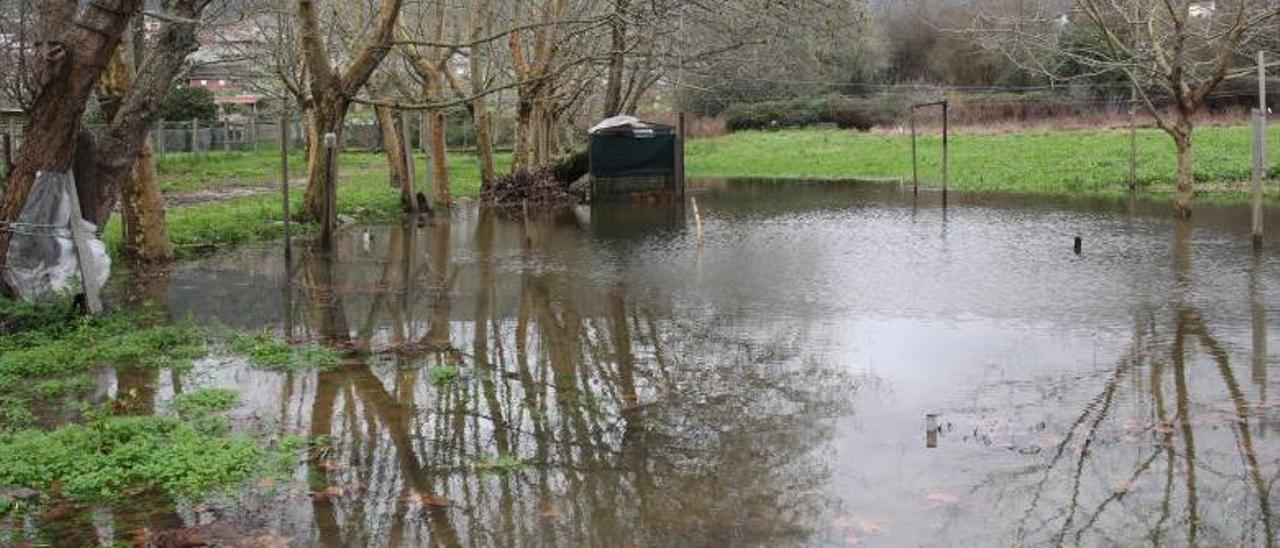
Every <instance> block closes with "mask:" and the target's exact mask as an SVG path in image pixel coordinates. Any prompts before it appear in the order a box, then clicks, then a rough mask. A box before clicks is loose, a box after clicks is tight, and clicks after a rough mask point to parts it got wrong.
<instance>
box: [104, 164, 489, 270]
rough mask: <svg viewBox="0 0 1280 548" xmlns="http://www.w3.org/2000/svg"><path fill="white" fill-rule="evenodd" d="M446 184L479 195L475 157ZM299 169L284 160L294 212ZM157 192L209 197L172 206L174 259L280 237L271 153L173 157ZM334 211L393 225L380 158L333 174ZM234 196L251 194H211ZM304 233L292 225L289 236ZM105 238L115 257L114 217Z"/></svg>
mask: <svg viewBox="0 0 1280 548" xmlns="http://www.w3.org/2000/svg"><path fill="white" fill-rule="evenodd" d="M417 161H418V163H417V169H418V180H419V189H420V190H425V186H424V183H423V182H422V181H423V173H422V170H423V169H424V165H425V164H424V159H423V157H422V156H421V155H419V156H418V157H417ZM510 163H511V160H510V155H502V154H500V155H498V157H497V164H498V169H499V170H506V169H507V168H508V166H509V165H510ZM448 166H449V180H450V183H451V188H452V191H453V195H454V197H464V196H473V195H475V194H476V193H477V192H479V190H480V172H479V168H478V167H477V166H476V162H475V158H474V157H472V156H469V155H462V154H459V155H453V156H450V157H449V160H448ZM305 167H306V166H305V164H304V163H303V161H302V157H301V155H300V154H296V153H295V154H293V155H292V156H291V157H290V174H291V177H292V178H294V184H293V186H292V190H291V193H290V196H289V202H290V204H291V205H290V207H291V210H292V211H297V210H298V208H299V207H300V206H301V204H302V192H303V188H304V185H302V184H301V183H300V182H299V181H298V178H300V177H302V176H303V174H304V169H305ZM157 168H158V169H159V171H160V186H161V191H162V192H163V193H164V194H165V196H166V198H167V199H169V200H170V201H174V202H179V203H180V202H181V201H182V199H183V198H185V197H189V196H191V195H192V193H196V192H206V193H212V194H213V199H209V197H208V196H206V197H202V201H200V202H199V203H190V204H186V205H174V206H171V207H169V208H168V209H167V210H166V212H165V220H166V221H167V222H168V227H169V239H170V241H172V242H173V245H174V249H175V251H176V252H177V254H178V257H179V258H185V257H191V256H195V255H200V254H203V253H207V252H209V251H212V250H215V249H218V248H221V247H225V246H229V245H236V244H241V243H246V242H250V241H255V240H263V239H268V238H275V237H279V236H280V235H282V234H283V224H282V223H281V222H280V217H281V207H280V193H279V170H280V159H279V156H278V154H273V153H272V152H268V151H265V150H264V151H262V152H231V153H218V152H210V153H206V154H201V155H199V156H192V155H190V154H171V155H168V156H166V157H165V158H163V159H160V160H159V161H158V162H157ZM339 170H340V172H341V173H342V177H341V178H340V180H339V182H338V210H339V213H340V214H342V215H347V216H351V217H354V218H357V219H360V220H363V221H381V220H391V219H395V218H398V217H399V215H400V214H401V213H400V194H399V191H398V190H397V189H395V188H392V187H391V186H390V184H389V179H388V175H387V168H386V159H385V157H383V156H381V155H377V154H371V153H365V152H348V153H346V154H343V156H342V162H341V166H340V168H339ZM233 190H249V191H254V192H255V193H254V194H251V195H247V196H245V195H239V196H234V195H229V196H232V197H227V198H225V199H216V196H217V193H219V192H229V191H233ZM309 228H310V227H308V226H306V225H294V229H295V234H296V233H299V232H305V231H307V230H308V229H309ZM104 233H105V237H104V239H105V240H106V242H107V246H108V248H109V249H111V250H112V252H113V253H115V252H118V251H119V246H120V239H121V233H120V219H119V217H118V216H113V217H112V218H111V221H110V222H109V223H108V224H107V228H106V230H105V232H104Z"/></svg>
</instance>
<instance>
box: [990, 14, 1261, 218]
mask: <svg viewBox="0 0 1280 548" xmlns="http://www.w3.org/2000/svg"><path fill="white" fill-rule="evenodd" d="M1059 6H1060V4H1059V3H1057V2H1049V1H1042V2H1018V3H1017V5H1016V6H1011V5H1005V3H1004V2H996V3H989V4H984V7H985V8H986V9H985V10H984V11H983V13H982V16H981V17H980V19H979V23H980V24H979V25H978V28H977V29H976V32H977V33H979V34H981V35H985V36H986V37H987V39H988V40H989V41H990V42H991V43H992V44H993V47H999V48H1001V49H1002V50H1003V51H1004V52H1006V54H1007V55H1008V56H1009V58H1010V59H1012V60H1014V61H1015V62H1017V63H1018V64H1020V65H1022V66H1024V67H1026V68H1027V69H1028V70H1032V71H1036V72H1039V73H1042V74H1045V75H1047V76H1049V77H1050V78H1055V79H1059V80H1062V79H1071V78H1094V77H1097V76H1098V75H1104V74H1110V75H1116V76H1118V77H1121V78H1123V79H1124V81H1127V82H1128V83H1130V84H1131V86H1132V90H1133V93H1134V97H1135V100H1136V101H1137V103H1138V104H1139V105H1141V106H1142V108H1143V109H1144V110H1145V111H1146V112H1147V114H1149V115H1150V116H1151V118H1152V119H1153V120H1154V121H1155V124H1156V125H1157V126H1158V127H1159V128H1160V129H1161V130H1163V131H1164V132H1165V133H1166V134H1168V135H1169V137H1170V138H1171V139H1172V140H1173V145H1174V148H1175V150H1176V154H1177V164H1178V166H1177V178H1176V188H1177V192H1176V198H1175V201H1174V207H1175V209H1176V210H1177V211H1178V213H1179V214H1180V215H1182V216H1189V215H1190V214H1191V208H1192V200H1193V196H1194V193H1195V176H1194V162H1195V156H1194V146H1193V143H1194V132H1195V115H1196V113H1197V112H1199V111H1200V109H1201V108H1202V107H1203V106H1204V105H1205V103H1206V102H1207V101H1208V100H1209V99H1210V98H1211V97H1212V96H1213V93H1214V91H1215V90H1216V89H1217V88H1218V86H1219V85H1220V84H1221V83H1222V82H1224V81H1226V80H1230V79H1233V78H1239V77H1246V76H1249V75H1251V74H1252V73H1253V71H1254V70H1255V68H1254V67H1253V66H1252V60H1253V56H1252V55H1251V54H1252V53H1253V52H1254V51H1256V50H1257V48H1258V45H1259V43H1260V42H1261V40H1262V39H1264V38H1267V37H1269V36H1272V35H1274V33H1275V31H1276V28H1275V26H1276V25H1277V20H1278V19H1280V2H1277V1H1276V0H1232V1H1230V2H1209V1H1194V0H1176V1H1175V0H1166V1H1162V2H1151V1H1149V0H1105V1H1103V0H1073V3H1072V4H1071V5H1070V8H1069V9H1063V8H1061V7H1059ZM1082 31H1083V32H1087V33H1089V34H1091V35H1092V37H1093V40H1090V41H1085V42H1084V43H1085V44H1090V45H1086V46H1083V47H1082V46H1081V44H1082V42H1081V41H1080V40H1078V39H1074V38H1073V35H1074V34H1075V33H1079V32H1082ZM1063 66H1070V67H1072V68H1073V70H1072V72H1071V73H1069V74H1063V73H1062V71H1061V70H1060V69H1061V67H1063Z"/></svg>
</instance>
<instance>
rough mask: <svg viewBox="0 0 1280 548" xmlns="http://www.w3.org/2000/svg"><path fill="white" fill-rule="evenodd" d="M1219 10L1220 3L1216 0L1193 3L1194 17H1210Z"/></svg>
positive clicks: (1192, 14) (1192, 11) (1191, 10)
mask: <svg viewBox="0 0 1280 548" xmlns="http://www.w3.org/2000/svg"><path fill="white" fill-rule="evenodd" d="M1216 11H1218V3H1217V2H1216V1H1214V0H1210V1H1208V2H1195V3H1193V4H1191V9H1190V12H1191V16H1192V17H1208V16H1210V15H1213V14H1214V12H1216Z"/></svg>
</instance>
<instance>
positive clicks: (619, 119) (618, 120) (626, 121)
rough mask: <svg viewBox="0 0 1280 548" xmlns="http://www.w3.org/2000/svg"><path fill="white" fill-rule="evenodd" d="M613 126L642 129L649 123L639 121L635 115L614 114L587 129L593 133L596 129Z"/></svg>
mask: <svg viewBox="0 0 1280 548" xmlns="http://www.w3.org/2000/svg"><path fill="white" fill-rule="evenodd" d="M615 127H633V128H637V129H643V128H647V127H649V124H646V123H644V122H642V121H640V119H639V118H636V117H635V116H614V117H612V118H605V119H603V120H600V123H598V124H596V125H594V126H591V130H590V131H588V133H595V132H597V131H601V130H606V129H612V128H615Z"/></svg>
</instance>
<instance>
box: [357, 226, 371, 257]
mask: <svg viewBox="0 0 1280 548" xmlns="http://www.w3.org/2000/svg"><path fill="white" fill-rule="evenodd" d="M372 244H373V236H371V235H369V229H367V228H366V229H364V234H361V235H360V245H361V246H363V247H364V252H365V253H368V252H370V251H371V250H372V247H371V246H372Z"/></svg>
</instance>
